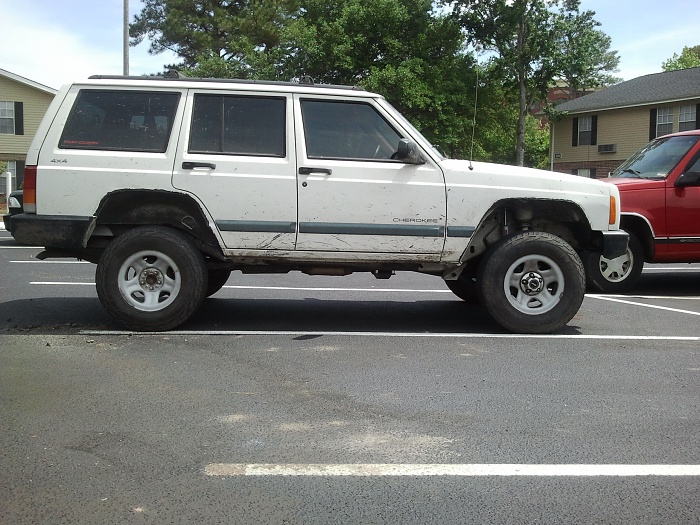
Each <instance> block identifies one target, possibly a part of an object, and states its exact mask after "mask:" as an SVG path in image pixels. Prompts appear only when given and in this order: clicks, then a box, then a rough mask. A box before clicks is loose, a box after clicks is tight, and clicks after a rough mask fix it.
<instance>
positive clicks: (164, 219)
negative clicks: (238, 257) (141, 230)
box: [95, 189, 220, 251]
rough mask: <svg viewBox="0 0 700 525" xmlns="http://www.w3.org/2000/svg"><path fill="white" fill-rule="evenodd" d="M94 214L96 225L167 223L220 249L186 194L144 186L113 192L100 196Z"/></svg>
mask: <svg viewBox="0 0 700 525" xmlns="http://www.w3.org/2000/svg"><path fill="white" fill-rule="evenodd" d="M95 216H96V217H97V224H96V225H97V226H101V225H104V226H110V227H114V226H142V225H162V226H170V227H172V228H176V229H179V230H182V231H185V232H187V233H189V234H190V235H192V236H193V237H195V238H197V239H199V240H200V241H202V242H204V243H206V244H208V245H210V246H212V247H215V248H216V250H217V251H219V250H220V246H219V241H218V239H217V238H216V235H214V232H213V231H212V230H211V228H210V227H209V221H208V219H207V217H206V216H205V215H204V212H203V211H202V208H201V207H200V205H199V203H198V202H196V201H195V200H194V199H193V198H192V197H191V196H190V195H188V194H186V193H179V192H175V191H166V190H146V189H128V190H117V191H113V192H110V193H108V194H107V195H105V196H104V197H103V198H102V201H101V202H100V204H99V206H98V208H97V211H96V212H95Z"/></svg>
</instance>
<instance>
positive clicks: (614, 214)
mask: <svg viewBox="0 0 700 525" xmlns="http://www.w3.org/2000/svg"><path fill="white" fill-rule="evenodd" d="M616 220H617V199H616V198H615V197H613V196H612V195H611V196H610V217H609V218H608V224H615V221H616Z"/></svg>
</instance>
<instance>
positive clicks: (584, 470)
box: [204, 463, 700, 477]
mask: <svg viewBox="0 0 700 525" xmlns="http://www.w3.org/2000/svg"><path fill="white" fill-rule="evenodd" d="M204 473H205V474H206V475H207V476H220V477H221V476H322V477H327V476H538V477H554V476H570V477H591V476H625V477H631V476H634V477H638V476H700V465H624V464H619V465H600V464H592V465H578V464H571V465H533V464H531V465H528V464H489V463H485V464H461V465H460V464H401V463H399V464H389V463H349V464H313V463H311V464H307V463H301V464H294V463H292V464H274V463H252V464H244V463H210V464H209V465H207V466H206V467H205V469H204Z"/></svg>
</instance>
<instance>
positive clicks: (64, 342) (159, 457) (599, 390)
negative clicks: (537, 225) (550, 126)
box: [0, 232, 700, 524]
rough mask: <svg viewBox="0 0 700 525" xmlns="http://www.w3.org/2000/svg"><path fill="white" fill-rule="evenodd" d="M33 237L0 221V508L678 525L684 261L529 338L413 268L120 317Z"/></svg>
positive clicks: (694, 463)
mask: <svg viewBox="0 0 700 525" xmlns="http://www.w3.org/2000/svg"><path fill="white" fill-rule="evenodd" d="M37 252H38V249H36V248H31V247H19V246H17V245H16V244H15V243H14V242H13V241H12V239H11V238H10V237H9V235H8V234H7V233H6V232H0V283H1V287H2V289H1V290H0V294H1V295H0V348H1V349H0V362H1V363H2V367H1V368H0V403H1V404H0V417H1V419H2V421H3V427H4V431H3V433H2V437H0V450H2V451H3V452H2V454H1V455H0V462H1V463H0V472H2V474H0V523H13V524H14V523H659V524H661V523H664V524H668V523H698V515H699V514H700V504H699V503H698V498H697V494H698V492H699V489H700V446H698V442H697V435H698V431H699V430H700V413H699V411H700V330H699V329H698V321H700V318H699V316H700V265H666V266H650V267H648V268H646V269H645V273H644V275H643V277H642V279H641V282H640V285H639V286H638V287H637V288H636V289H635V290H634V291H633V292H631V293H629V294H625V295H624V296H602V295H588V296H587V297H586V299H585V301H584V304H583V307H582V308H581V310H580V312H579V313H578V314H577V316H576V317H575V318H574V319H573V320H572V321H571V322H570V323H569V325H568V326H567V327H566V328H564V329H562V330H561V331H559V332H558V333H556V334H552V335H548V336H536V337H535V336H519V335H513V334H507V333H504V332H503V331H502V330H500V329H499V327H498V326H497V325H495V324H494V323H493V322H491V321H490V320H489V319H488V317H487V316H486V315H485V314H483V313H482V312H480V311H479V310H478V308H474V307H470V306H467V305H465V304H463V303H462V302H461V301H459V300H458V299H456V298H455V297H454V296H453V295H452V294H451V293H450V292H449V291H447V289H446V288H445V287H444V285H443V283H441V282H440V281H439V280H437V279H435V278H432V277H426V276H420V275H412V274H405V275H403V274H402V275H397V276H395V277H392V278H391V279H389V280H388V281H383V280H375V279H374V278H372V277H371V276H367V275H352V276H348V277H344V278H328V277H306V276H303V275H295V274H289V275H284V276H275V275H272V276H243V275H240V274H234V275H232V277H231V279H230V280H229V282H228V284H227V286H226V287H225V288H224V289H222V290H221V291H220V292H219V293H217V294H216V295H215V296H213V297H212V298H210V299H208V300H207V302H206V304H205V305H204V307H203V308H202V311H201V312H200V313H199V314H198V315H197V316H196V317H195V318H194V319H193V320H192V321H191V322H189V323H188V324H187V325H185V326H183V327H182V328H181V329H180V330H178V331H175V332H168V333H166V334H130V333H125V332H123V331H121V330H120V328H119V327H118V326H116V325H114V324H113V323H112V322H111V320H110V319H109V317H108V316H107V315H106V314H105V313H104V312H103V311H102V309H101V306H100V304H99V301H98V300H97V297H96V294H95V290H94V280H93V277H94V266H92V265H90V264H87V263H80V262H77V261H73V260H52V261H46V262H40V261H37V260H36V259H34V258H33V256H34V255H35V254H36V253H37Z"/></svg>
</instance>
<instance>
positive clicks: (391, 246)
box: [9, 76, 627, 333]
mask: <svg viewBox="0 0 700 525" xmlns="http://www.w3.org/2000/svg"><path fill="white" fill-rule="evenodd" d="M618 198H619V193H618V190H617V188H616V187H615V186H613V185H611V184H605V183H603V182H599V181H593V180H590V179H584V178H580V177H574V176H569V175H562V174H557V173H551V172H545V171H538V170H533V169H526V168H517V167H512V166H502V165H495V164H488V163H481V162H473V163H472V162H469V161H464V160H452V159H447V158H445V157H443V156H442V155H441V154H440V153H439V152H438V151H436V149H435V148H433V147H432V146H431V144H430V143H429V142H428V141H427V140H426V139H425V138H424V137H423V136H422V135H421V134H420V133H419V132H418V131H417V130H416V129H415V128H414V127H413V126H412V125H411V124H410V123H409V122H408V121H407V120H406V119H405V118H404V117H403V116H402V115H401V114H399V113H398V112H397V111H396V110H395V109H394V108H393V107H392V106H391V105H390V104H389V103H388V102H387V101H386V100H385V99H384V98H383V97H382V96H380V95H377V94H374V93H369V92H367V91H364V90H362V89H359V88H350V87H343V86H326V85H313V84H303V83H276V82H250V81H235V80H214V79H187V78H177V77H176V78H169V77H163V78H153V77H138V78H137V77H113V76H94V77H90V79H87V80H85V81H80V82H75V83H73V84H71V85H67V86H64V87H63V88H62V89H61V90H60V91H59V93H58V94H57V95H56V97H55V99H54V101H53V103H52V104H51V106H50V108H49V110H48V111H47V113H46V116H45V117H44V120H43V121H42V123H41V125H40V127H39V130H38V132H37V134H36V136H35V138H34V141H33V142H32V145H31V147H30V150H29V152H28V155H27V162H26V169H25V178H24V213H22V214H19V215H16V216H13V217H12V218H11V219H10V220H9V225H10V228H9V229H10V230H11V232H12V235H13V236H14V237H15V239H16V240H17V241H19V242H22V243H29V244H38V245H41V246H44V247H45V250H44V251H43V252H42V253H41V254H39V256H38V257H39V258H47V257H76V258H79V259H84V260H87V261H90V262H93V263H96V264H97V269H96V274H95V280H96V285H97V293H98V296H99V299H100V301H101V302H102V304H103V306H104V307H105V309H106V310H107V311H108V312H109V313H110V314H111V315H112V316H113V317H114V318H115V319H116V320H117V321H118V322H119V323H121V324H122V325H123V326H124V327H126V328H127V329H130V330H137V331H159V330H168V329H172V328H174V327H176V326H178V325H180V324H181V323H183V322H185V321H186V320H187V319H189V318H190V317H191V316H192V315H193V314H194V313H195V312H196V311H197V309H198V308H199V307H200V305H201V304H202V301H203V300H204V299H205V298H206V297H207V296H209V295H211V294H213V293H215V292H216V291H217V290H219V289H220V288H221V287H222V286H223V285H224V284H225V283H226V281H227V279H228V278H229V275H230V273H231V272H232V271H233V270H240V271H242V272H259V273H269V272H283V273H286V272H289V271H301V272H304V273H307V274H312V275H314V274H325V275H345V274H349V273H352V272H361V271H364V272H371V273H372V274H374V276H375V277H377V278H388V277H390V276H391V275H392V274H393V273H394V272H396V271H414V272H421V273H425V274H431V275H435V276H438V277H440V278H442V279H444V280H445V281H446V282H447V284H448V286H449V287H450V289H451V290H452V291H453V292H454V293H455V294H457V295H458V296H459V297H461V298H463V299H467V300H470V299H471V298H473V297H474V296H475V295H476V296H478V299H479V300H480V302H481V304H482V305H483V307H485V308H486V309H487V311H488V312H489V313H490V314H491V316H492V317H493V318H494V319H495V320H496V322H498V323H500V324H501V326H503V327H504V328H505V329H507V330H510V331H513V332H529V333H543V332H551V331H553V330H556V329H558V328H560V327H562V326H563V325H565V324H566V323H567V322H568V321H569V320H570V319H571V318H572V317H573V316H574V315H575V313H576V312H577V311H578V309H579V307H580V305H581V303H582V301H583V296H584V290H585V275H584V270H583V265H582V262H581V259H580V255H585V254H589V253H593V254H595V256H605V257H608V258H613V257H617V256H619V255H621V254H623V253H624V251H625V249H626V247H627V234H626V233H625V232H624V231H621V230H620V229H619V210H618Z"/></svg>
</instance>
